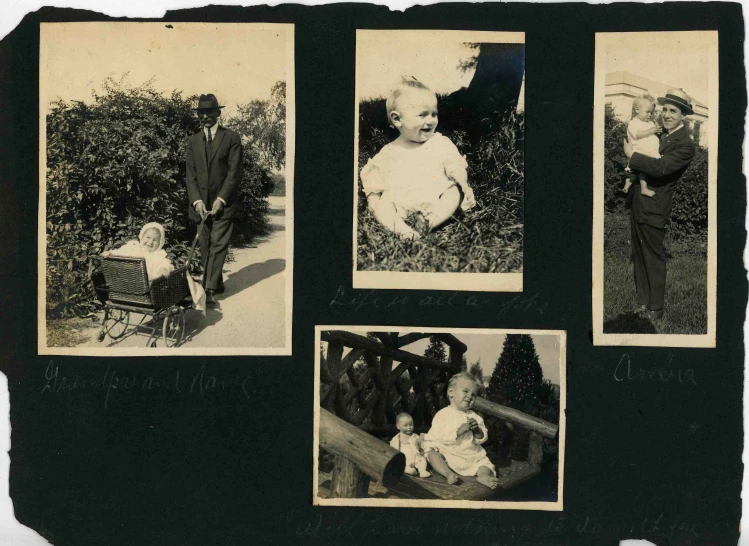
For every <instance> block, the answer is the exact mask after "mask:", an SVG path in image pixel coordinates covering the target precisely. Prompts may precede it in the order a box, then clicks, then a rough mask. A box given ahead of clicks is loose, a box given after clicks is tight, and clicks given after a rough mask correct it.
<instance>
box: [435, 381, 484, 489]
mask: <svg viewBox="0 0 749 546" xmlns="http://www.w3.org/2000/svg"><path fill="white" fill-rule="evenodd" d="M478 392H479V385H478V383H477V382H476V380H475V379H474V378H473V376H471V375H469V374H467V373H465V372H461V373H458V374H455V375H454V376H452V377H451V378H450V382H449V383H448V385H447V396H448V398H449V399H450V405H449V406H447V407H446V408H442V409H441V410H440V411H438V412H437V414H436V415H435V416H434V419H433V420H432V428H430V429H429V432H428V433H427V435H426V436H425V437H424V451H425V453H426V457H427V460H428V461H429V464H430V465H431V466H432V468H433V469H434V470H435V471H436V472H438V473H439V474H441V475H443V476H444V477H445V478H446V479H447V483H449V484H454V483H457V482H458V480H459V479H460V476H476V481H478V482H479V483H482V484H484V485H485V486H487V487H490V488H492V489H494V488H496V487H497V484H498V481H497V472H496V469H495V468H494V465H493V464H492V462H491V461H490V460H489V457H487V456H486V451H484V448H483V447H481V444H483V443H484V442H486V440H487V439H488V437H489V431H488V430H487V428H486V425H485V424H484V420H483V419H482V418H481V416H480V415H478V414H477V413H474V412H473V411H471V406H472V405H473V402H474V400H476V395H477V394H478Z"/></svg>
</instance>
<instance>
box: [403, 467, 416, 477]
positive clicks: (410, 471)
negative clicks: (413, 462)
mask: <svg viewBox="0 0 749 546" xmlns="http://www.w3.org/2000/svg"><path fill="white" fill-rule="evenodd" d="M405 472H406V474H408V475H409V476H416V469H415V468H414V467H412V466H409V467H408V468H406V470H405Z"/></svg>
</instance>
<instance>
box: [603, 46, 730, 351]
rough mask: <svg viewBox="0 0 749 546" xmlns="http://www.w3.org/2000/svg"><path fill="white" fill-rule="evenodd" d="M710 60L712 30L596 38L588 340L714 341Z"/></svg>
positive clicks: (713, 56) (713, 89) (713, 57)
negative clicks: (591, 336) (591, 324)
mask: <svg viewBox="0 0 749 546" xmlns="http://www.w3.org/2000/svg"><path fill="white" fill-rule="evenodd" d="M717 53H718V41H717V33H716V32H645V33H604V34H597V35H596V114H595V115H596V128H597V130H596V132H595V135H596V137H595V144H594V155H595V160H594V162H595V191H594V195H595V203H594V210H595V212H594V250H593V261H594V268H593V271H594V282H593V301H594V304H593V312H594V334H595V338H596V343H597V344H603V345H618V344H629V345H664V346H703V347H710V346H713V347H714V346H715V289H716V264H717V259H716V242H715V237H716V231H715V214H716V213H715V210H716V209H715V207H716V184H717V162H716V156H717V138H718V131H717V117H718V115H717V114H718V112H717V96H718V89H717V85H718V78H717V70H718V67H717V62H718V61H717ZM630 264H631V265H630ZM596 281H602V282H596Z"/></svg>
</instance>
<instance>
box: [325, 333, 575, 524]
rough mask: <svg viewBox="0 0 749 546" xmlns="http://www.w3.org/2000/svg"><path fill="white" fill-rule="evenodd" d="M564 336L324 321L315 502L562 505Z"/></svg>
mask: <svg viewBox="0 0 749 546" xmlns="http://www.w3.org/2000/svg"><path fill="white" fill-rule="evenodd" d="M565 347H566V337H565V332H561V331H552V330H534V331H530V330H528V331H521V330H517V331H515V330H488V329H450V330H444V329H431V330H429V331H426V332H425V331H423V330H418V329H416V328H406V327H389V328H383V327H377V326H317V327H316V348H317V351H318V353H317V355H316V357H317V358H316V365H315V441H314V446H313V453H314V461H315V464H314V474H313V475H314V488H313V491H314V499H313V502H314V503H315V504H319V505H335V506H341V505H346V506H389V507H394V506H404V507H408V506H410V507H416V506H419V507H441V508H448V507H449V508H461V507H463V508H525V509H534V510H562V499H563V474H564V440H565V418H564V414H565V406H566V381H565V351H566V349H565Z"/></svg>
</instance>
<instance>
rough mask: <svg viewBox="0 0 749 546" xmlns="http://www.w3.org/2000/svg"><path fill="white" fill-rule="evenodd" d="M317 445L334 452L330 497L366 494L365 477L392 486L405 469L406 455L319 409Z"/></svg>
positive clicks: (367, 484) (367, 481)
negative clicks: (318, 443) (318, 442)
mask: <svg viewBox="0 0 749 546" xmlns="http://www.w3.org/2000/svg"><path fill="white" fill-rule="evenodd" d="M319 440H320V447H321V448H322V449H324V450H325V451H328V452H330V453H333V454H335V455H336V461H335V466H334V469H333V475H332V477H331V487H330V495H331V497H333V498H359V497H366V496H367V489H368V487H369V480H370V479H373V480H375V481H377V482H380V483H381V484H382V485H383V486H384V487H393V486H394V485H395V484H397V483H398V480H399V479H400V477H401V476H402V475H403V471H404V470H405V469H406V456H405V455H404V454H403V453H401V452H400V451H397V450H395V449H393V448H392V447H390V446H389V445H388V444H386V443H384V442H381V441H380V440H378V439H377V438H375V437H374V436H371V435H369V434H367V433H366V432H364V431H363V430H360V429H358V428H356V427H355V426H353V425H350V424H349V423H347V422H346V421H344V420H343V419H339V418H338V417H336V416H335V415H333V414H332V413H330V412H329V411H327V410H325V409H322V408H320V427H319Z"/></svg>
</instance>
